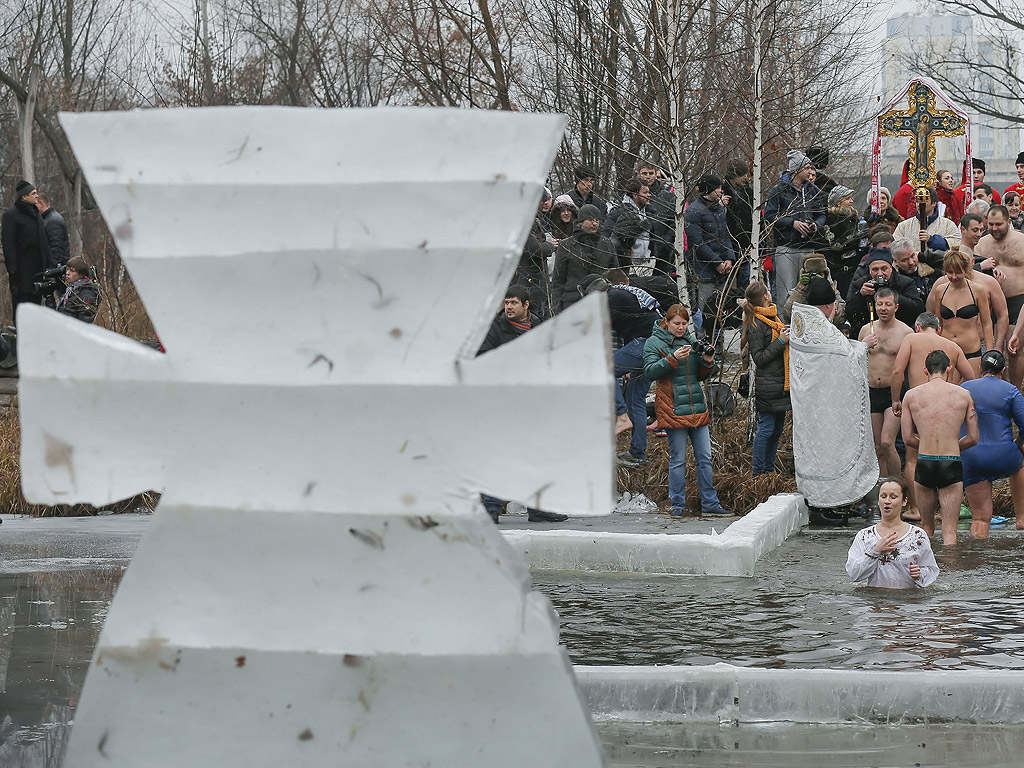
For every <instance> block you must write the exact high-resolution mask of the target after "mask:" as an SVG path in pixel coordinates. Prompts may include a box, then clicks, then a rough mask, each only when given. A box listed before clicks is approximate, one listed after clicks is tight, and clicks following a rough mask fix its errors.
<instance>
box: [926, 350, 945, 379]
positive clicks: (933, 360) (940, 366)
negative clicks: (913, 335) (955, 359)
mask: <svg viewBox="0 0 1024 768" xmlns="http://www.w3.org/2000/svg"><path fill="white" fill-rule="evenodd" d="M947 368H949V355H947V354H946V353H945V352H943V351H942V350H941V349H936V350H934V351H932V352H929V353H928V357H926V358H925V359H924V369H925V370H926V371H928V373H930V374H931V373H944V372H945V370H946V369H947Z"/></svg>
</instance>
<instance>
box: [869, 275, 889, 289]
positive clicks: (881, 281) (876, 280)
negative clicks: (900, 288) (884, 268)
mask: <svg viewBox="0 0 1024 768" xmlns="http://www.w3.org/2000/svg"><path fill="white" fill-rule="evenodd" d="M870 282H871V284H872V285H873V286H875V290H876V291H877V290H878V289H879V288H888V287H889V281H888V280H886V279H885V278H884V277H882V276H881V275H879V276H878V277H873V278H871V281H870Z"/></svg>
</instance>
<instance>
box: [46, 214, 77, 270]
mask: <svg viewBox="0 0 1024 768" xmlns="http://www.w3.org/2000/svg"><path fill="white" fill-rule="evenodd" d="M42 217H43V228H44V229H45V230H46V238H47V240H48V241H49V243H50V266H51V267H56V266H59V265H62V264H67V263H68V259H70V258H71V239H70V238H69V237H68V225H67V224H65V223H64V217H63V216H61V215H60V214H59V213H57V211H55V210H54V209H53V208H47V209H46V213H44V214H42Z"/></svg>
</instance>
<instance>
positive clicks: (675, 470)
mask: <svg viewBox="0 0 1024 768" xmlns="http://www.w3.org/2000/svg"><path fill="white" fill-rule="evenodd" d="M689 324H690V312H689V310H687V309H686V307H684V306H683V305H682V304H673V305H672V306H671V307H669V308H668V311H667V312H666V313H665V316H664V317H663V318H662V319H661V321H660V322H659V323H658V324H657V325H655V326H654V328H652V329H651V335H650V338H648V339H647V342H646V343H645V344H644V376H646V377H647V379H648V381H653V382H654V385H655V398H654V411H655V415H656V416H657V418H658V424H659V425H660V426H661V427H662V428H663V429H664V430H665V432H666V434H667V436H668V451H669V460H668V495H669V499H670V500H671V503H672V509H671V513H670V514H671V515H672V517H682V516H683V515H685V514H686V443H687V440H689V442H690V445H692V446H693V456H694V459H695V460H696V463H697V487H698V488H699V489H700V507H701V514H702V515H714V516H717V517H724V516H729V515H732V514H733V513H732V512H730V511H728V510H725V509H722V503H721V502H720V501H719V500H718V492H717V491H716V490H715V486H714V484H713V483H712V479H711V431H710V430H709V428H708V425H709V424H711V414H710V412H709V411H708V406H707V403H706V402H705V400H704V390H703V389H702V388H701V385H700V381H701V380H702V379H706V378H707V377H708V375H709V374H710V373H711V368H712V366H713V364H714V350H709V351H708V352H707V354H704V355H702V354H701V353H700V352H698V351H697V350H696V349H695V348H694V347H695V346H696V345H697V342H696V339H694V337H693V336H691V335H690V333H689V331H688V328H689Z"/></svg>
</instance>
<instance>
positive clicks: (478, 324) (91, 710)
mask: <svg viewBox="0 0 1024 768" xmlns="http://www.w3.org/2000/svg"><path fill="white" fill-rule="evenodd" d="M61 119H62V122H63V124H64V126H65V129H66V131H67V134H68V136H69V138H70V141H71V144H72V146H73V148H74V150H75V152H76V154H77V156H78V158H79V160H80V161H81V164H82V167H83V169H84V171H85V174H86V177H87V179H88V181H89V184H90V186H91V188H92V191H93V193H94V194H95V196H96V199H97V201H98V202H99V204H100V207H101V209H102V211H103V213H104V216H105V218H106V220H107V223H108V225H109V227H110V230H111V231H112V232H113V233H114V236H115V238H116V239H117V242H118V246H119V248H120V250H121V254H122V256H123V257H124V260H125V262H126V264H127V265H128V268H129V270H130V272H131V274H132V277H133V279H134V281H135V283H136V285H137V287H138V289H139V292H140V295H142V296H143V298H144V300H145V303H146V307H147V309H148V310H149V312H150V315H151V317H152V318H153V320H154V323H155V325H156V328H157V331H158V333H159V334H160V337H161V339H162V341H163V343H164V345H165V346H166V348H167V351H168V352H167V354H166V355H162V354H159V353H156V352H153V351H152V350H149V349H147V348H144V347H142V346H141V345H138V344H136V343H135V342H132V341H130V340H127V339H124V338H122V337H119V336H117V335H115V334H112V333H109V332H107V331H104V330H103V329H100V328H95V327H92V326H87V325H84V324H82V323H78V322H76V321H73V320H67V319H65V318H63V317H62V316H60V315H57V314H56V313H53V312H49V311H47V310H44V309H42V308H39V307H32V306H25V305H23V306H22V307H21V308H20V309H19V314H18V327H19V334H20V337H21V341H20V347H21V357H20V364H21V414H22V420H23V433H22V434H23V437H22V466H23V472H22V476H23V483H24V488H25V493H26V496H27V497H28V498H29V499H31V500H32V501H35V502H43V503H56V502H72V501H85V502H91V503H96V504H100V503H106V502H109V501H112V500H114V499H118V498H123V497H125V496H129V495H131V494H134V493H137V492H140V491H143V490H146V489H150V488H153V489H156V490H159V491H162V492H163V494H164V495H163V499H162V501H161V503H160V507H159V509H158V511H157V513H156V517H155V520H154V522H153V525H152V528H151V530H149V531H148V533H147V534H146V537H145V539H144V540H143V542H142V543H141V544H140V546H139V548H138V550H137V552H136V555H135V558H134V560H133V562H132V566H131V568H130V569H129V571H128V573H127V574H126V576H125V578H124V581H123V582H122V584H121V587H120V589H119V591H118V594H117V598H116V600H115V602H114V604H113V606H112V609H111V612H110V616H109V619H108V620H107V623H106V625H105V627H104V630H103V634H102V636H101V638H100V642H99V646H98V648H97V651H96V656H95V659H94V662H93V666H92V668H91V670H90V673H89V677H88V680H87V683H86V687H85V691H84V694H83V697H82V701H81V705H80V707H79V710H78V713H77V715H76V722H75V729H74V733H73V736H72V742H71V746H70V748H69V754H68V765H74V766H90V765H104V766H109V765H120V766H132V767H133V768H139V767H140V766H182V765H191V766H198V765H211V766H213V765H216V766H223V765H243V764H244V765H250V766H264V765H265V766H280V765H302V766H326V765H331V766H334V765H338V764H345V765H367V766H369V765H372V766H399V765H413V764H415V765H425V764H431V765H487V766H513V765H514V766H522V765H533V766H548V765H549V766H591V765H597V764H600V762H601V756H600V747H599V745H598V742H597V739H596V737H595V735H594V732H593V728H592V726H591V723H590V720H589V717H588V716H587V714H586V712H585V708H584V707H583V705H582V703H581V700H580V696H579V693H578V691H577V689H576V686H575V683H574V679H573V676H572V672H571V669H570V667H569V664H568V661H567V658H566V656H565V654H564V652H563V651H562V650H561V649H560V648H559V646H558V645H557V624H556V620H555V618H554V616H553V613H552V611H551V609H550V606H549V604H548V602H547V601H546V599H544V598H543V597H542V596H540V595H539V594H537V593H534V592H530V591H529V583H528V574H527V572H526V571H525V569H524V567H523V565H522V564H521V563H520V561H519V560H518V558H517V557H516V556H515V555H514V553H513V552H512V551H511V550H510V549H509V547H508V546H507V545H506V544H505V543H504V541H503V540H502V538H501V536H500V535H499V534H498V532H497V530H496V528H495V526H494V525H493V523H492V522H491V521H490V519H489V518H488V517H487V516H486V515H485V514H484V513H483V511H482V509H481V508H480V507H479V504H478V502H476V501H475V495H476V494H477V493H478V492H480V491H486V492H488V493H492V494H495V495H501V496H505V497H509V498H517V499H521V500H523V501H526V502H528V503H530V505H531V506H542V507H543V508H545V509H550V510H553V511H564V512H568V513H570V514H574V515H586V514H605V513H607V512H608V511H609V510H610V509H611V507H612V504H613V498H612V467H613V461H614V456H613V450H614V447H613V444H612V441H611V438H610V435H611V431H612V429H611V422H612V420H613V413H612V408H611V402H612V392H611V386H612V383H611V378H610V376H609V375H608V372H609V360H608V358H609V352H608V345H607V334H608V330H607V328H608V323H607V316H606V310H605V307H604V303H603V302H602V301H600V300H599V297H588V298H587V299H585V300H583V301H581V302H579V303H578V304H577V305H575V306H573V308H572V309H571V310H570V311H567V312H566V313H564V314H562V315H560V316H559V317H558V318H556V319H554V320H552V321H549V322H547V323H545V324H543V325H542V326H540V327H538V328H537V329H536V330H534V331H531V332H530V333H529V334H526V335H525V336H524V337H522V338H521V339H519V340H517V341H516V342H514V343H512V344H508V345H505V346H503V347H501V348H500V349H498V350H495V351H493V352H491V353H488V354H486V355H483V356H481V357H479V358H474V353H475V350H476V348H477V347H478V346H479V343H480V341H481V339H482V337H483V335H484V333H485V331H486V326H487V323H488V322H489V320H490V318H491V317H492V316H493V312H494V311H495V309H496V308H497V307H498V305H499V303H500V299H501V297H502V295H503V292H504V290H505V286H506V285H507V284H508V281H509V279H510V277H511V274H512V272H513V270H514V268H515V265H516V262H517V260H518V255H519V252H520V250H521V247H522V243H523V241H524V239H525V236H526V232H527V229H528V223H529V221H530V220H531V219H532V216H533V215H534V212H535V210H536V205H537V201H538V199H539V197H540V192H541V184H542V180H543V177H544V174H545V173H546V170H547V168H548V167H549V166H550V163H551V161H552V158H553V155H554V152H555V148H556V147H557V143H558V141H559V138H560V135H561V131H562V127H563V120H562V118H560V117H556V116H550V115H511V114H504V113H488V112H476V111H448V110H399V109H382V110H366V111H362V110H349V111H316V110H305V109H302V110H300V109H259V108H221V109H204V110H153V111H145V112H133V113H110V114H82V115H63V116H62V118H61ZM55 404H59V406H60V407H54V406H55ZM68 414H72V415H70V416H69V415H68Z"/></svg>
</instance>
